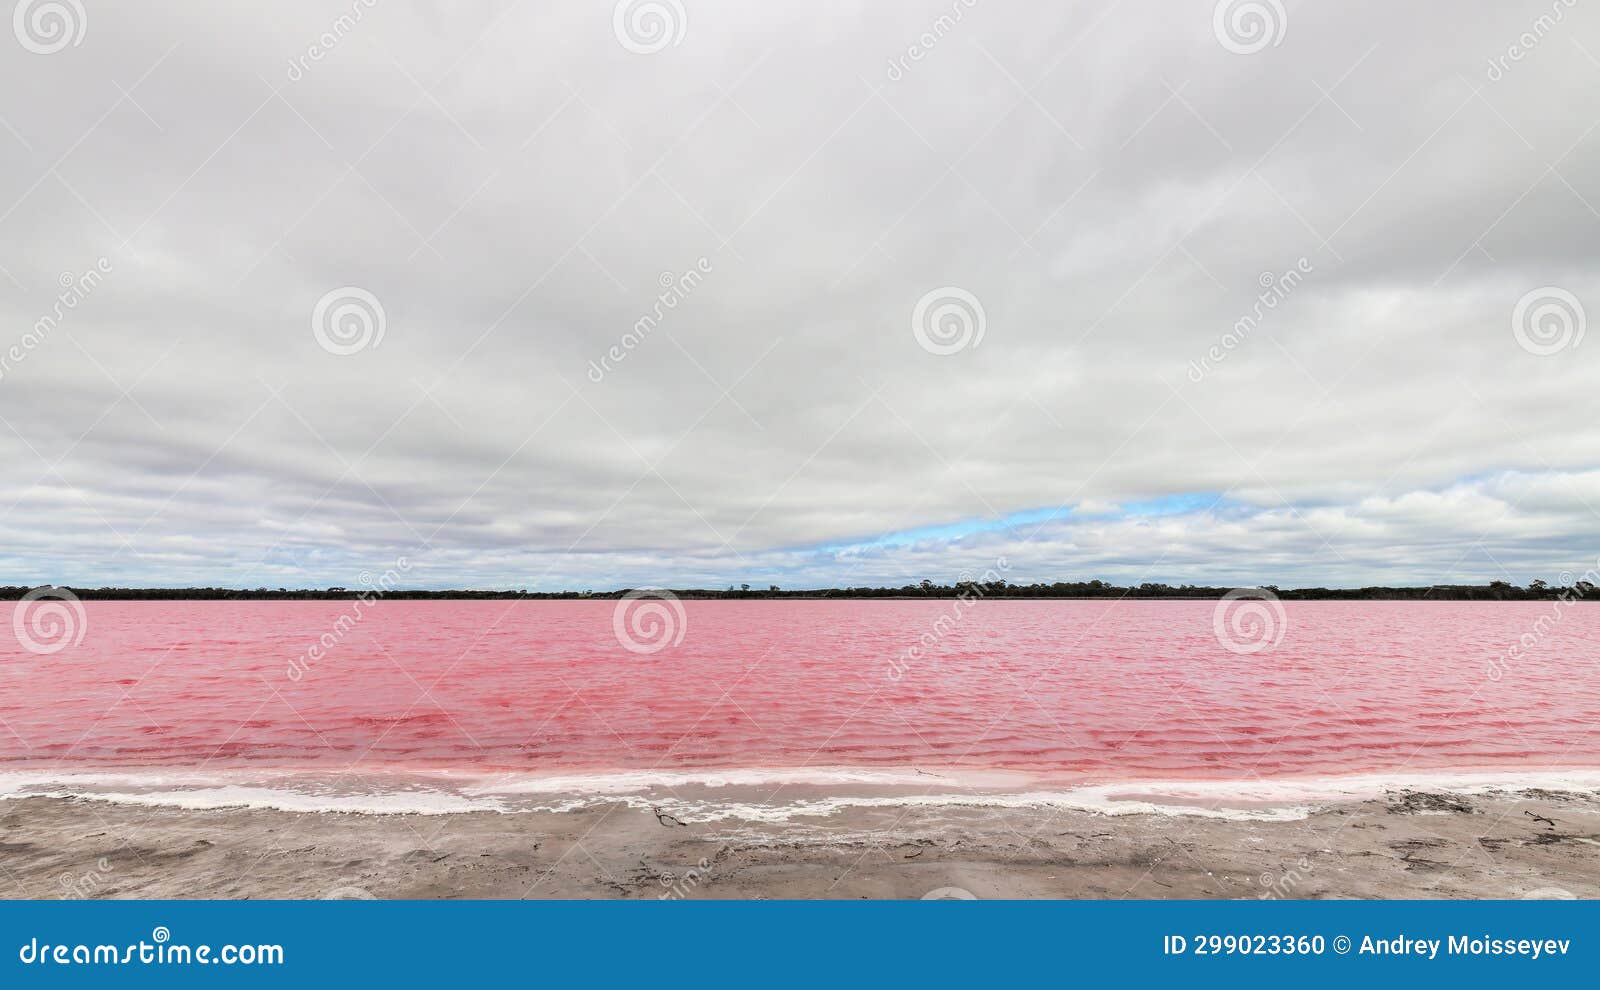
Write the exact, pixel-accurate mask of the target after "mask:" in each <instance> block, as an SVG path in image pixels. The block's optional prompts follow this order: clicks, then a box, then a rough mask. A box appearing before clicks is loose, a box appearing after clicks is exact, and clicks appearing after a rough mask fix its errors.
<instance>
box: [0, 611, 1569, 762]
mask: <svg viewBox="0 0 1600 990" xmlns="http://www.w3.org/2000/svg"><path fill="white" fill-rule="evenodd" d="M617 607H618V606H617V603H616V602H613V601H569V602H492V601H491V602H406V601H386V602H379V603H376V604H375V605H373V606H371V607H369V608H367V609H365V610H364V612H363V613H362V614H361V617H360V618H359V620H351V619H350V618H349V617H350V616H351V614H352V603H350V602H101V601H93V602H85V603H83V604H82V609H83V612H82V614H81V616H80V617H79V621H81V622H82V624H83V628H82V632H83V638H82V641H81V642H80V643H77V644H76V645H71V644H69V645H68V646H67V647H66V648H65V649H63V650H62V651H61V652H58V653H55V654H51V655H36V654H33V653H30V652H28V651H26V650H24V649H22V648H21V647H20V646H19V645H18V644H17V642H16V641H15V639H14V638H13V637H11V636H4V637H0V639H3V642H0V764H3V766H0V769H4V770H8V771H12V770H31V771H41V770H42V771H63V772H65V771H84V770H107V769H143V770H150V769H153V768H174V769H182V770H185V771H196V772H197V771H206V770H230V769H231V770H237V769H240V768H284V769H304V770H338V771H352V772H365V771H422V772H426V771H440V770H449V771H469V772H520V773H528V774H572V773H589V774H593V773H608V772H616V771H640V770H663V771H707V770H727V769H738V768H752V767H760V768H769V769H772V768H808V767H829V768H880V769H894V770H905V771H918V772H941V771H947V770H949V771H959V770H1007V771H1018V772H1022V773H1027V774H1033V775H1039V776H1042V777H1050V778H1052V779H1068V780H1074V781H1088V782H1094V781H1130V780H1141V779H1166V780H1172V779H1178V780H1211V779H1224V780H1226V779H1232V780H1242V779H1253V778H1266V779H1272V778H1278V777H1299V776H1306V775H1350V774H1371V773H1403V772H1418V771H1436V770H1461V771H1466V770H1484V769H1495V770H1518V769H1548V768H1563V767H1565V768H1600V669H1597V661H1600V609H1596V608H1595V607H1593V606H1590V605H1582V604H1579V605H1570V604H1569V605H1563V606H1559V608H1560V617H1559V619H1555V618H1554V616H1555V615H1556V612H1555V609H1556V608H1558V606H1556V605H1555V604H1553V603H1514V604H1494V603H1465V602H1462V603H1454V602H1427V603H1400V602H1289V603H1283V604H1282V606H1281V607H1282V612H1281V614H1278V615H1272V614H1270V613H1269V614H1268V615H1267V616H1266V618H1267V619H1268V620H1269V625H1270V626H1271V627H1272V628H1270V629H1268V631H1267V636H1266V638H1265V639H1263V640H1261V642H1260V645H1264V646H1265V647H1266V648H1265V649H1263V650H1261V651H1260V652H1255V653H1239V652H1234V651H1232V650H1230V649H1228V648H1227V644H1225V643H1224V642H1223V640H1222V638H1220V637H1219V635H1218V632H1217V628H1216V625H1215V623H1214V619H1215V614H1216V610H1217V608H1218V605H1217V603H1215V602H1210V601H1165V602H1156V601H1123V602H1112V601H1006V600H988V601H982V602H978V603H976V604H975V606H974V607H970V608H967V609H962V608H960V607H959V606H958V605H957V604H956V603H954V602H951V601H948V600H946V601H937V600H935V601H900V600H894V601H833V602H829V601H773V602H766V601H743V602H737V601H728V602H720V601H689V602H684V603H681V607H682V609H683V611H682V612H681V613H679V614H673V613H672V611H671V610H670V609H666V608H665V606H663V609H665V610H664V611H663V612H661V613H660V614H658V615H656V616H655V617H654V618H658V619H663V620H664V621H665V622H666V629H665V632H666V638H665V640H664V641H663V642H664V647H663V648H662V649H661V650H660V651H659V652H655V653H651V654H643V653H637V652H632V651H630V650H629V649H627V648H625V646H624V644H623V641H622V639H623V638H627V637H628V636H634V635H641V636H648V634H649V633H650V632H652V631H653V632H658V633H659V632H661V630H660V629H655V630H651V629H649V628H648V626H649V620H650V619H651V618H652V617H651V616H648V615H645V616H641V617H639V621H640V622H641V623H642V626H641V628H643V630H644V631H643V632H640V631H639V630H638V629H635V628H634V627H633V626H631V625H630V624H629V622H628V621H627V620H628V618H629V617H624V622H623V633H622V638H619V632H618V629H617V627H616V625H615V624H614V622H613V619H614V613H615V611H616V609H617ZM341 617H345V619H344V621H343V622H342V623H341ZM1225 631H1226V630H1225ZM680 634H681V639H679V638H678V637H679V635H680ZM1279 634H1281V640H1280V639H1278V636H1279ZM1530 640H1531V642H1530ZM1274 641H1275V645H1274ZM1519 641H1521V642H1523V643H1528V644H1529V645H1527V646H1526V648H1525V649H1524V651H1523V653H1522V654H1521V656H1520V658H1511V657H1508V650H1509V649H1510V648H1511V647H1513V646H1514V645H1517V644H1518V643H1519ZM647 642H649V643H654V642H655V641H654V640H647ZM321 643H331V645H329V646H327V647H326V648H325V649H324V648H323V647H322V646H321V645H320V644H321ZM1247 645H1248V644H1247ZM313 646H317V647H318V651H319V652H318V653H317V654H315V657H316V658H315V659H309V657H310V656H311V654H309V653H308V651H309V650H310V649H311V648H312V647H313ZM912 647H917V649H918V651H919V652H917V653H911V652H909V651H910V650H911V648H912ZM1491 670H1492V671H1493V672H1494V673H1495V674H1496V675H1497V676H1490V674H1491ZM291 671H292V673H293V674H294V676H291Z"/></svg>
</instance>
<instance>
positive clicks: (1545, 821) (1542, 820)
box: [1523, 811, 1556, 828]
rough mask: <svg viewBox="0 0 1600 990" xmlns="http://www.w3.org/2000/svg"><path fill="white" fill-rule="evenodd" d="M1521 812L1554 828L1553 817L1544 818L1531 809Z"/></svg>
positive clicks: (1554, 821)
mask: <svg viewBox="0 0 1600 990" xmlns="http://www.w3.org/2000/svg"><path fill="white" fill-rule="evenodd" d="M1523 814H1524V815H1527V816H1528V817H1529V818H1532V819H1533V820H1534V821H1536V822H1544V823H1545V824H1546V825H1548V826H1550V827H1551V828H1555V827H1556V820H1555V819H1554V818H1546V817H1544V816H1543V815H1536V814H1534V813H1533V812H1531V811H1524V812H1523Z"/></svg>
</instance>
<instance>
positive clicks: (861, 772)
mask: <svg viewBox="0 0 1600 990" xmlns="http://www.w3.org/2000/svg"><path fill="white" fill-rule="evenodd" d="M1533 788H1539V789H1543V790H1549V791H1562V792H1574V793H1596V792H1600V771H1596V770H1526V771H1498V772H1497V771H1484V772H1474V773H1404V774H1373V773H1368V774H1359V775H1350V776H1327V777H1316V778H1283V779H1269V780H1250V781H1232V780H1204V781H1195V780H1190V781H1124V782H1114V783H1094V784H1069V785H1063V786H1048V785H1044V784H1043V783H1042V782H1041V781H1039V780H1038V779H1037V778H1034V777H1030V776H1028V775H1024V774H1018V773H1012V772H1004V771H995V772H979V773H962V774H933V773H925V772H921V771H894V770H878V769H854V768H832V769H824V768H814V769H758V768H742V769H728V770H705V771H699V770H681V771H621V772H615V773H600V774H554V775H527V774H502V775H495V776H484V775H479V774H456V773H446V772H439V771H431V772H422V773H398V772H395V773H376V774H362V775H344V776H340V775H337V774H329V773H319V772H294V771H269V772H262V771H250V772H246V771H222V772H217V773H193V772H185V771H182V770H139V771H83V772H74V773H50V772H45V771H7V772H0V800H5V799H15V798H24V797H50V798H76V799H81V800H94V801H105V802H111V803H119V804H132V805H141V806H147V807H171V808H179V809H186V810H194V811H205V810H220V809H227V808H254V809H265V810H278V811H287V812H328V813H338V814H366V815H399V814H416V815H446V814H461V813H467V812H498V813H528V812H562V811H574V810H579V809H582V808H586V807H594V806H598V805H602V804H606V803H623V804H627V805H629V806H632V807H639V808H650V807H661V808H663V809H665V810H668V811H670V812H672V813H674V814H677V815H679V816H680V817H684V818H692V819H694V820H697V821H725V820H733V819H737V820H745V821H751V822H767V823H779V822H785V821H789V820H792V819H796V818H813V817H827V816H830V815H833V814H836V813H838V812H840V811H843V810H845V809H848V808H880V807H881V808H893V807H910V806H921V807H951V808H973V809H981V808H1054V809H1061V810H1074V811H1083V812H1091V813H1096V814H1104V815H1132V814H1159V815H1189V816H1197V817H1206V818H1223V819H1236V820H1253V821H1290V820H1295V819H1300V818H1304V817H1306V816H1307V815H1309V814H1311V813H1312V812H1314V811H1315V810H1317V809H1318V808H1322V807H1326V806H1328V805H1331V804H1338V803H1344V802H1355V801H1364V800H1373V799H1376V798H1380V797H1382V796H1383V795H1384V794H1386V793H1392V792H1395V791H1423V792H1442V793H1448V794H1455V795H1463V796H1470V795H1475V794H1486V793H1490V792H1494V791H1513V792H1514V791H1521V790H1528V789H1533Z"/></svg>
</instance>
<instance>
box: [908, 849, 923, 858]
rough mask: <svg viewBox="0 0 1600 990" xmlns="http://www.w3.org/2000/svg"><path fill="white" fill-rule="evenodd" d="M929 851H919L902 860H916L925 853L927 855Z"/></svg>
mask: <svg viewBox="0 0 1600 990" xmlns="http://www.w3.org/2000/svg"><path fill="white" fill-rule="evenodd" d="M927 851H928V850H926V849H918V850H917V851H916V852H914V853H912V854H911V855H909V856H903V857H901V858H902V859H916V858H917V857H918V856H921V855H922V854H923V853H925V852H927Z"/></svg>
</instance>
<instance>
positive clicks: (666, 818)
mask: <svg viewBox="0 0 1600 990" xmlns="http://www.w3.org/2000/svg"><path fill="white" fill-rule="evenodd" d="M650 810H651V811H653V812H655V816H656V821H658V822H660V823H661V824H663V825H665V826H667V827H668V828H671V827H672V826H674V825H681V826H683V827H684V828H688V827H689V823H688V822H681V821H679V820H678V819H676V818H674V817H672V816H671V815H669V814H667V813H666V812H665V811H662V810H661V809H660V808H651V809H650Z"/></svg>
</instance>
